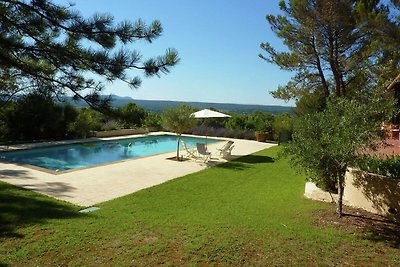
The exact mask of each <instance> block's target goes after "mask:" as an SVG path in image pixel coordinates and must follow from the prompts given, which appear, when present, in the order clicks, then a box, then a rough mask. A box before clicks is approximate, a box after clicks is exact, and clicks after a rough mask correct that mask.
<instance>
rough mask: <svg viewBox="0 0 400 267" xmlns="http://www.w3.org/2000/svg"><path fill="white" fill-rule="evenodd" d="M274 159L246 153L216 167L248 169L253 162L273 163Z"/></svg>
mask: <svg viewBox="0 0 400 267" xmlns="http://www.w3.org/2000/svg"><path fill="white" fill-rule="evenodd" d="M274 161H275V160H274V159H273V158H271V157H268V156H260V155H248V156H244V157H240V158H238V159H235V160H232V161H228V162H226V163H224V164H220V165H217V166H216V167H217V168H223V169H231V170H239V171H242V170H246V169H250V168H251V167H252V166H251V165H253V164H259V163H273V162H274Z"/></svg>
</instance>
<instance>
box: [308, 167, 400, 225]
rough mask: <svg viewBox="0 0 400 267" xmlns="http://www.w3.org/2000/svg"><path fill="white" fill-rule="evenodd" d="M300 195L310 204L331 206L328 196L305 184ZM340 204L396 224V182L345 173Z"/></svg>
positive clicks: (399, 193)
mask: <svg viewBox="0 0 400 267" xmlns="http://www.w3.org/2000/svg"><path fill="white" fill-rule="evenodd" d="M304 195H305V196H306V197H307V198H311V199H314V200H320V201H326V202H332V201H336V200H337V194H330V193H328V192H325V191H323V190H321V189H320V188H318V187H316V186H315V184H314V183H311V182H307V183H306V187H305V193H304ZM343 203H344V204H345V205H347V206H350V207H355V208H362V209H364V210H367V211H369V212H372V213H376V214H380V215H384V216H387V217H389V218H390V219H393V220H396V221H400V180H396V179H392V178H389V177H385V176H381V175H376V174H371V173H366V172H364V171H360V170H356V169H349V170H348V171H347V173H346V178H345V189H344V195H343Z"/></svg>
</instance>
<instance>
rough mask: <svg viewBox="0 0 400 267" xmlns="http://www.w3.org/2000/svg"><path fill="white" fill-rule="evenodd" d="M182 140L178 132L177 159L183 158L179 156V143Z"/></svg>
mask: <svg viewBox="0 0 400 267" xmlns="http://www.w3.org/2000/svg"><path fill="white" fill-rule="evenodd" d="M180 142H181V135H180V134H178V144H177V146H176V159H177V160H181V158H180V157H179V143H180Z"/></svg>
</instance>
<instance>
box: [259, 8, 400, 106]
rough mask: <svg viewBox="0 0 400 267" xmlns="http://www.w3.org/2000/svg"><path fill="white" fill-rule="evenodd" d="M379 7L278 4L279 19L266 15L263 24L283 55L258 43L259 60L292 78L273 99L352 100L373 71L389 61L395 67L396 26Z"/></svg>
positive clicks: (398, 32)
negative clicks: (318, 97)
mask: <svg viewBox="0 0 400 267" xmlns="http://www.w3.org/2000/svg"><path fill="white" fill-rule="evenodd" d="M379 2H380V1H379V0H373V1H366V0H289V1H280V4H279V6H280V9H281V10H282V11H283V15H277V16H274V15H268V16H267V20H268V22H269V24H270V25H271V29H272V30H273V32H274V33H275V34H276V35H277V36H278V37H279V38H281V39H282V40H283V42H284V44H285V45H286V46H287V48H288V51H285V52H278V51H276V50H275V49H274V48H273V47H272V46H271V45H270V44H269V43H262V44H261V48H262V49H263V50H264V51H265V52H266V54H260V55H259V56H260V57H261V58H263V59H265V60H266V61H268V62H271V63H274V64H276V65H278V66H279V67H280V68H281V69H284V70H288V71H295V72H296V75H295V76H294V77H293V79H292V80H291V81H290V82H289V83H288V84H287V85H285V86H280V87H279V88H278V89H277V90H276V91H275V92H273V96H275V97H277V98H282V99H285V100H289V99H299V98H301V97H302V96H303V95H309V94H313V93H316V92H318V94H320V95H322V96H323V97H324V99H326V98H327V97H329V96H331V95H333V96H336V97H350V96H351V97H353V96H354V94H356V93H358V92H359V90H360V88H364V86H363V85H365V84H368V83H370V82H371V81H372V80H373V79H374V75H372V74H371V68H372V67H376V66H377V65H379V64H382V63H385V62H388V61H389V60H394V62H392V64H393V65H394V67H395V68H396V67H397V68H398V67H399V62H400V61H399V57H396V58H394V57H393V53H397V51H399V46H400V43H399V42H398V41H395V42H393V40H396V39H397V40H398V38H399V37H400V31H399V27H398V24H397V22H396V21H395V20H393V19H391V18H390V10H389V8H388V7H387V6H384V5H382V4H380V3H379ZM387 35H390V40H389V39H388V38H386V36H387ZM388 46H389V47H390V49H389V48H388ZM385 48H387V49H385ZM395 48H396V49H395ZM393 51H396V52H393ZM389 52H390V53H389Z"/></svg>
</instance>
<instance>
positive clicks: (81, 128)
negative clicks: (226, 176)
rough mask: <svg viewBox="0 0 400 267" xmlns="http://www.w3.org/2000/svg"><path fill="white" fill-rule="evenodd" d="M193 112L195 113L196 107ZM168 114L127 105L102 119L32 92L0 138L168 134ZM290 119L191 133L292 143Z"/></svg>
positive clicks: (9, 111) (2, 119)
mask: <svg viewBox="0 0 400 267" xmlns="http://www.w3.org/2000/svg"><path fill="white" fill-rule="evenodd" d="M178 108H179V107H176V108H174V109H178ZM170 109H171V108H170ZM191 110H193V111H196V109H195V108H193V107H192V109H191ZM167 112H168V111H167V110H165V111H164V112H163V113H161V114H160V113H153V112H148V111H146V110H145V109H143V108H142V107H139V106H138V105H136V104H134V103H128V104H126V105H124V106H121V107H119V108H111V109H109V110H108V111H107V112H106V113H101V112H99V111H97V110H95V109H93V108H90V107H83V108H77V107H74V106H72V105H71V104H68V103H67V104H64V103H60V102H59V101H56V100H55V99H54V98H53V97H52V96H51V95H50V94H47V93H45V92H33V93H31V94H27V95H24V96H22V97H20V98H18V99H16V100H14V101H9V102H8V103H7V105H4V106H3V108H2V109H1V110H0V138H1V140H2V141H3V142H4V141H8V142H20V141H38V140H61V139H73V138H85V137H88V136H89V135H90V132H91V131H104V130H115V129H123V128H141V127H142V128H147V129H149V130H150V131H158V130H167V129H165V127H163V126H162V125H163V124H162V118H163V116H164V115H165V113H167ZM291 119H292V117H291V116H290V115H289V114H287V113H282V114H279V115H273V114H271V113H267V112H261V111H255V112H253V113H251V114H247V115H245V114H237V113H232V114H231V117H230V118H226V119H213V118H210V119H208V120H207V127H206V126H205V124H204V121H203V120H196V125H195V126H194V127H193V128H192V129H191V130H189V131H187V132H186V133H190V134H191V133H193V134H199V135H204V134H206V133H207V134H208V135H210V136H222V137H232V138H244V139H254V138H255V132H263V133H266V134H267V137H268V139H269V140H278V139H279V138H280V137H281V136H286V137H284V139H288V138H290V135H291Z"/></svg>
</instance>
